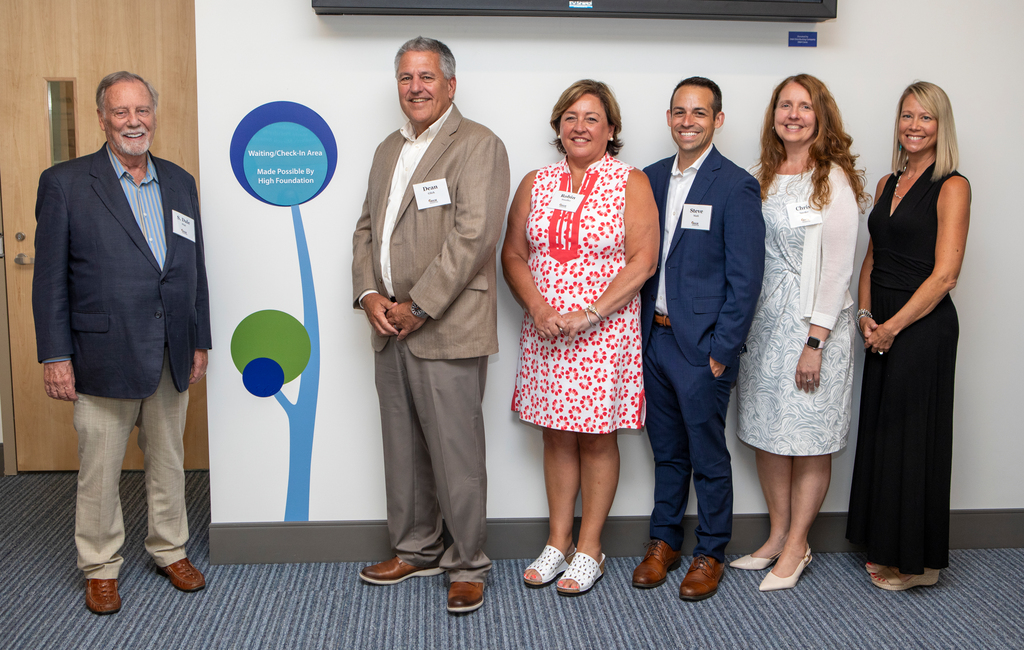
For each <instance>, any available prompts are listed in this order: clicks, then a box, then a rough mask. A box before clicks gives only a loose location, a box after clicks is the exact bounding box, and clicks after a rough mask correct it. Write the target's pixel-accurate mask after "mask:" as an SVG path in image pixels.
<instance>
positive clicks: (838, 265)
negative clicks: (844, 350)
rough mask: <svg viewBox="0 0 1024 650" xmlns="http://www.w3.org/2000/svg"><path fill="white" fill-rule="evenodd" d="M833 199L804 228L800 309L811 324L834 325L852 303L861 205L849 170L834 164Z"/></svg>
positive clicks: (825, 326)
mask: <svg viewBox="0 0 1024 650" xmlns="http://www.w3.org/2000/svg"><path fill="white" fill-rule="evenodd" d="M828 179H829V183H830V184H831V187H832V195H831V201H830V202H829V203H828V205H826V206H825V207H824V209H823V210H822V211H821V223H820V224H817V225H814V226H807V227H806V230H805V232H804V255H803V265H802V267H801V269H800V313H801V314H803V316H804V318H810V319H811V324H812V325H819V326H821V327H824V328H825V329H827V330H831V329H833V328H834V327H835V324H836V319H837V318H839V312H840V311H842V310H843V309H846V308H847V307H849V306H850V305H852V304H853V296H851V295H850V278H851V277H852V276H853V261H854V260H853V258H854V255H855V254H856V252H857V231H858V230H859V228H860V207H859V206H858V205H857V197H856V195H854V193H853V188H851V187H850V182H849V180H847V178H846V173H845V172H843V170H842V168H840V167H838V166H836V165H833V166H832V170H831V171H830V172H829V175H828Z"/></svg>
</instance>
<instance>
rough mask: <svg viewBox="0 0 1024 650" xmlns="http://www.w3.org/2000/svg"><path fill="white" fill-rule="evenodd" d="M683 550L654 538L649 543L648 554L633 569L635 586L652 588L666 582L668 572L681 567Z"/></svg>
mask: <svg viewBox="0 0 1024 650" xmlns="http://www.w3.org/2000/svg"><path fill="white" fill-rule="evenodd" d="M681 555H682V550H679V551H673V550H672V547H671V546H669V545H668V543H666V542H663V541H661V540H660V539H652V540H651V541H650V542H648V543H647V554H646V555H644V559H643V562H641V563H640V564H639V565H638V566H637V567H636V568H635V569H633V586H634V587H639V588H640V589H650V588H652V587H657V586H659V585H662V584H664V583H665V580H667V579H668V572H669V571H675V570H676V569H678V568H679V564H680V562H681V560H680V559H679V558H680V556H681Z"/></svg>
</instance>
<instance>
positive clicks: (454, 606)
mask: <svg viewBox="0 0 1024 650" xmlns="http://www.w3.org/2000/svg"><path fill="white" fill-rule="evenodd" d="M483 604H484V583H482V582H453V583H452V584H451V586H450V587H448V611H449V612H451V613H453V614H468V613H469V612H474V611H476V610H478V609H480V606H481V605H483Z"/></svg>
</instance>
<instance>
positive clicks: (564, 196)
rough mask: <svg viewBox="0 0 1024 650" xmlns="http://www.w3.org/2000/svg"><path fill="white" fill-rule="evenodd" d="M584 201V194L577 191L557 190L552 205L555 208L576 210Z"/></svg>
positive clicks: (567, 210)
mask: <svg viewBox="0 0 1024 650" xmlns="http://www.w3.org/2000/svg"><path fill="white" fill-rule="evenodd" d="M582 201H583V195H582V194H576V193H575V192H555V196H554V198H553V199H551V207H552V208H554V209H555V210H564V211H565V212H576V211H577V210H579V209H580V203H581V202H582Z"/></svg>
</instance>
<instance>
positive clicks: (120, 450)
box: [32, 72, 211, 614]
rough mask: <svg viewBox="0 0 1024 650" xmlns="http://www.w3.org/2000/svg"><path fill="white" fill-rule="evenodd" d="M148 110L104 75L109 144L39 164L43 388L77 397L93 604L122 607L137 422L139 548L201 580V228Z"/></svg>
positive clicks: (100, 108) (137, 91)
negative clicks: (195, 433)
mask: <svg viewBox="0 0 1024 650" xmlns="http://www.w3.org/2000/svg"><path fill="white" fill-rule="evenodd" d="M156 106H157V94H156V91H155V90H153V87H152V86H151V85H150V84H149V83H148V82H146V81H145V80H144V79H142V77H139V76H138V75H135V74H132V73H129V72H115V73H113V74H110V75H107V76H106V77H104V79H103V80H102V81H101V82H100V84H99V87H98V88H97V90H96V107H97V111H96V112H97V114H98V116H99V123H100V128H101V129H102V130H103V132H104V133H105V134H106V139H107V143H106V145H104V146H103V148H101V149H100V150H99V151H98V152H96V153H94V154H92V155H89V156H83V157H82V158H78V159H76V160H71V161H69V162H66V163H62V164H59V165H55V166H54V167H51V168H50V169H47V170H46V171H44V172H43V174H42V176H41V177H40V179H39V195H38V198H37V200H36V220H37V221H38V224H37V227H36V268H35V275H34V278H33V284H32V308H33V311H34V315H35V324H36V344H37V348H38V354H39V360H40V361H41V362H43V363H44V364H45V366H44V370H43V376H44V381H45V385H46V393H47V395H49V396H50V397H52V398H54V399H60V400H69V401H73V402H74V403H75V430H76V431H77V432H78V457H79V461H80V469H79V472H78V502H77V506H76V511H75V544H76V546H77V547H78V566H79V568H80V569H81V570H82V571H83V572H84V573H85V577H86V593H85V603H86V606H87V607H88V608H89V609H90V610H91V611H93V612H95V613H97V614H112V613H114V612H116V611H118V610H119V609H120V608H121V598H120V595H119V594H118V589H117V577H118V572H119V570H120V568H121V564H122V562H123V559H122V557H121V556H120V554H119V551H120V549H121V546H122V544H123V543H124V521H123V519H122V516H121V501H120V496H119V494H118V483H119V477H120V472H121V463H122V461H123V459H124V452H125V446H126V445H127V442H128V437H129V435H130V434H131V431H132V428H133V427H134V426H135V425H138V427H139V446H140V447H141V448H142V451H143V453H144V454H145V469H146V497H147V503H148V506H149V534H148V536H147V537H146V550H147V551H148V552H149V554H150V555H151V556H152V557H153V559H154V561H155V562H156V565H157V567H158V570H159V571H160V572H161V573H163V574H164V575H166V576H167V577H168V578H169V579H170V582H171V584H172V585H174V586H175V587H176V588H178V589H180V590H182V591H196V590H198V589H202V588H203V587H204V586H205V585H206V582H205V579H204V578H203V575H202V574H201V573H200V572H199V571H198V570H197V569H196V568H195V567H194V566H192V564H191V563H190V562H189V560H188V558H187V557H186V556H185V542H186V541H188V519H187V515H186V512H185V475H184V470H183V462H184V450H183V446H182V435H183V433H184V430H185V412H186V409H187V407H188V387H189V384H192V383H195V382H197V381H199V380H200V379H202V377H203V375H204V374H205V373H206V363H207V350H208V349H209V348H210V346H211V340H210V312H209V295H208V292H207V287H206V267H205V262H204V257H203V233H202V228H201V226H200V222H199V199H198V195H197V193H196V184H195V180H194V179H193V178H192V176H191V175H189V174H188V172H186V171H185V170H183V169H181V168H180V167H178V166H177V165H174V164H173V163H170V162H168V161H166V160H161V159H160V158H157V157H155V156H152V155H150V154H149V147H150V145H151V144H152V142H153V133H154V131H155V129H156Z"/></svg>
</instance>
